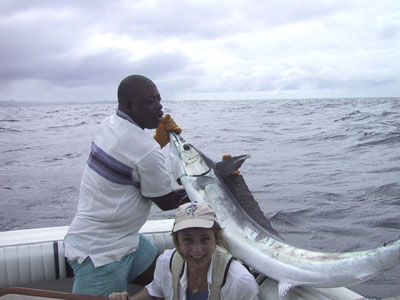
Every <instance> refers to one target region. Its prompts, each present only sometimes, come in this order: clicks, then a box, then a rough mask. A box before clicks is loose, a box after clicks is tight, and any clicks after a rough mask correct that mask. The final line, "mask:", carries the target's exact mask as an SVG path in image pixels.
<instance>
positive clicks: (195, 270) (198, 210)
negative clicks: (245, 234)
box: [109, 203, 258, 300]
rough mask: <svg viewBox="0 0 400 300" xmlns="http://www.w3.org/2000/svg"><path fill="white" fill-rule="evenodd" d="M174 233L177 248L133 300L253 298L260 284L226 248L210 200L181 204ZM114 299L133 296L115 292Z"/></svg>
mask: <svg viewBox="0 0 400 300" xmlns="http://www.w3.org/2000/svg"><path fill="white" fill-rule="evenodd" d="M172 236H173V240H174V243H175V247H176V251H175V249H169V250H165V252H164V253H163V254H162V255H160V256H159V257H158V259H157V264H156V269H155V272H154V280H153V281H152V282H151V283H150V284H148V285H147V286H146V287H145V288H144V289H142V290H141V291H140V292H139V293H138V294H136V295H134V296H132V297H131V298H130V299H131V300H151V299H166V300H174V299H176V300H180V299H182V300H184V299H187V300H207V299H220V300H228V299H229V300H232V299H235V300H253V299H258V285H257V283H256V281H255V279H254V277H253V275H251V274H250V273H249V272H248V271H247V269H246V268H245V267H244V266H243V265H241V264H240V263H239V262H237V261H236V260H234V259H232V256H231V255H230V254H228V253H227V252H226V251H224V250H223V249H222V248H221V247H220V246H222V243H223V239H222V229H221V227H220V226H219V224H218V222H217V220H216V216H215V212H214V210H213V209H212V208H211V206H209V205H208V204H206V203H185V204H183V205H181V206H179V207H178V209H177V211H176V215H175V222H174V227H173V229H172ZM109 298H110V299H111V300H120V299H123V300H125V299H129V295H128V293H126V292H125V293H113V294H111V295H110V297H109Z"/></svg>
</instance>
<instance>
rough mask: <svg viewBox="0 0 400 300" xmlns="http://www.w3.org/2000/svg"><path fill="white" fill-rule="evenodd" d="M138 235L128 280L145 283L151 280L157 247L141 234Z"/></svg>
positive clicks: (139, 283)
mask: <svg viewBox="0 0 400 300" xmlns="http://www.w3.org/2000/svg"><path fill="white" fill-rule="evenodd" d="M139 235H140V240H139V246H138V248H137V249H136V251H135V253H134V257H133V262H132V265H131V270H130V273H129V276H128V282H130V283H134V284H138V285H146V284H149V283H150V282H152V281H153V276H154V269H155V267H156V261H157V257H158V253H157V252H158V249H157V247H156V246H155V245H154V244H153V243H152V242H151V241H150V240H148V239H147V238H146V237H144V236H143V235H142V234H139Z"/></svg>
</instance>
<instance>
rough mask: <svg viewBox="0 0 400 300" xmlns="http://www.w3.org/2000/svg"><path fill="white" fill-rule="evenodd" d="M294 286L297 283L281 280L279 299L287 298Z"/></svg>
mask: <svg viewBox="0 0 400 300" xmlns="http://www.w3.org/2000/svg"><path fill="white" fill-rule="evenodd" d="M294 287H295V285H294V284H292V283H288V282H279V284H278V293H279V300H285V299H286V296H287V295H288V293H289V291H290V290H291V289H292V288H294Z"/></svg>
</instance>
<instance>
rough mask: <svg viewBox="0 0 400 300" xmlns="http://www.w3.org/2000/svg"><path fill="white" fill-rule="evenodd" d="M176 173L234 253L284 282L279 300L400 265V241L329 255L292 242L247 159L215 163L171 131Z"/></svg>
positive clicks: (346, 283) (348, 283)
mask: <svg viewBox="0 0 400 300" xmlns="http://www.w3.org/2000/svg"><path fill="white" fill-rule="evenodd" d="M170 140H171V142H170V159H171V167H172V173H173V175H174V177H175V179H176V180H177V181H178V183H180V184H182V185H183V187H184V188H185V190H186V193H187V195H188V197H189V198H190V200H191V201H192V202H207V203H209V204H210V205H211V206H212V207H213V208H214V210H215V211H216V215H217V219H218V221H219V223H220V225H221V226H222V227H223V229H224V238H225V240H226V242H227V246H228V250H229V251H230V252H231V253H232V255H234V256H235V257H236V258H237V259H239V260H240V261H242V262H243V263H244V264H246V265H247V266H249V267H250V268H252V269H254V270H256V271H257V272H259V273H261V274H263V275H265V276H268V277H270V278H272V279H274V280H276V281H278V283H279V284H278V291H279V299H281V300H284V299H285V298H286V296H287V295H288V293H289V291H290V289H292V288H293V287H296V286H310V287H319V288H330V287H342V286H345V287H347V286H351V285H353V284H357V283H360V282H363V281H366V280H368V279H370V278H372V277H374V276H376V275H378V274H380V273H382V272H384V271H387V270H389V269H391V268H394V267H395V266H396V265H398V264H399V263H400V240H398V241H393V242H390V243H387V244H386V243H385V244H384V245H383V246H381V247H379V248H376V249H371V250H364V251H355V252H345V253H327V252H316V251H310V250H306V249H301V248H296V247H293V246H291V245H289V244H287V243H286V242H285V241H284V240H283V239H282V238H281V237H280V236H279V234H278V232H277V231H276V230H274V228H273V227H272V225H271V223H270V222H269V220H268V219H267V218H266V217H265V216H264V214H263V212H262V210H261V209H260V207H259V205H258V203H257V202H256V201H255V200H254V198H253V196H252V194H251V192H250V190H249V188H248V186H247V185H246V183H245V181H244V179H243V177H242V175H233V174H232V172H233V171H234V170H238V169H239V167H240V166H241V165H242V163H243V162H244V160H245V159H246V158H248V156H247V155H242V156H237V157H233V158H230V159H227V160H222V161H221V162H218V163H215V162H213V161H212V160H211V159H210V158H208V157H207V156H206V155H204V154H203V153H202V152H200V151H199V150H197V149H196V148H195V147H194V146H193V145H192V144H190V143H188V142H187V141H186V140H185V139H184V138H183V137H182V136H181V135H178V134H175V133H170Z"/></svg>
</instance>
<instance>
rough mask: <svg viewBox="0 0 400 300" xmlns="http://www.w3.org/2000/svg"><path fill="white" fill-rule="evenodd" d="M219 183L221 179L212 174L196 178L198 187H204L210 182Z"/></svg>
mask: <svg viewBox="0 0 400 300" xmlns="http://www.w3.org/2000/svg"><path fill="white" fill-rule="evenodd" d="M217 183H219V181H218V180H216V179H215V178H213V177H210V176H200V177H197V178H196V187H197V188H200V189H203V188H204V187H205V186H206V185H208V184H217Z"/></svg>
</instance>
